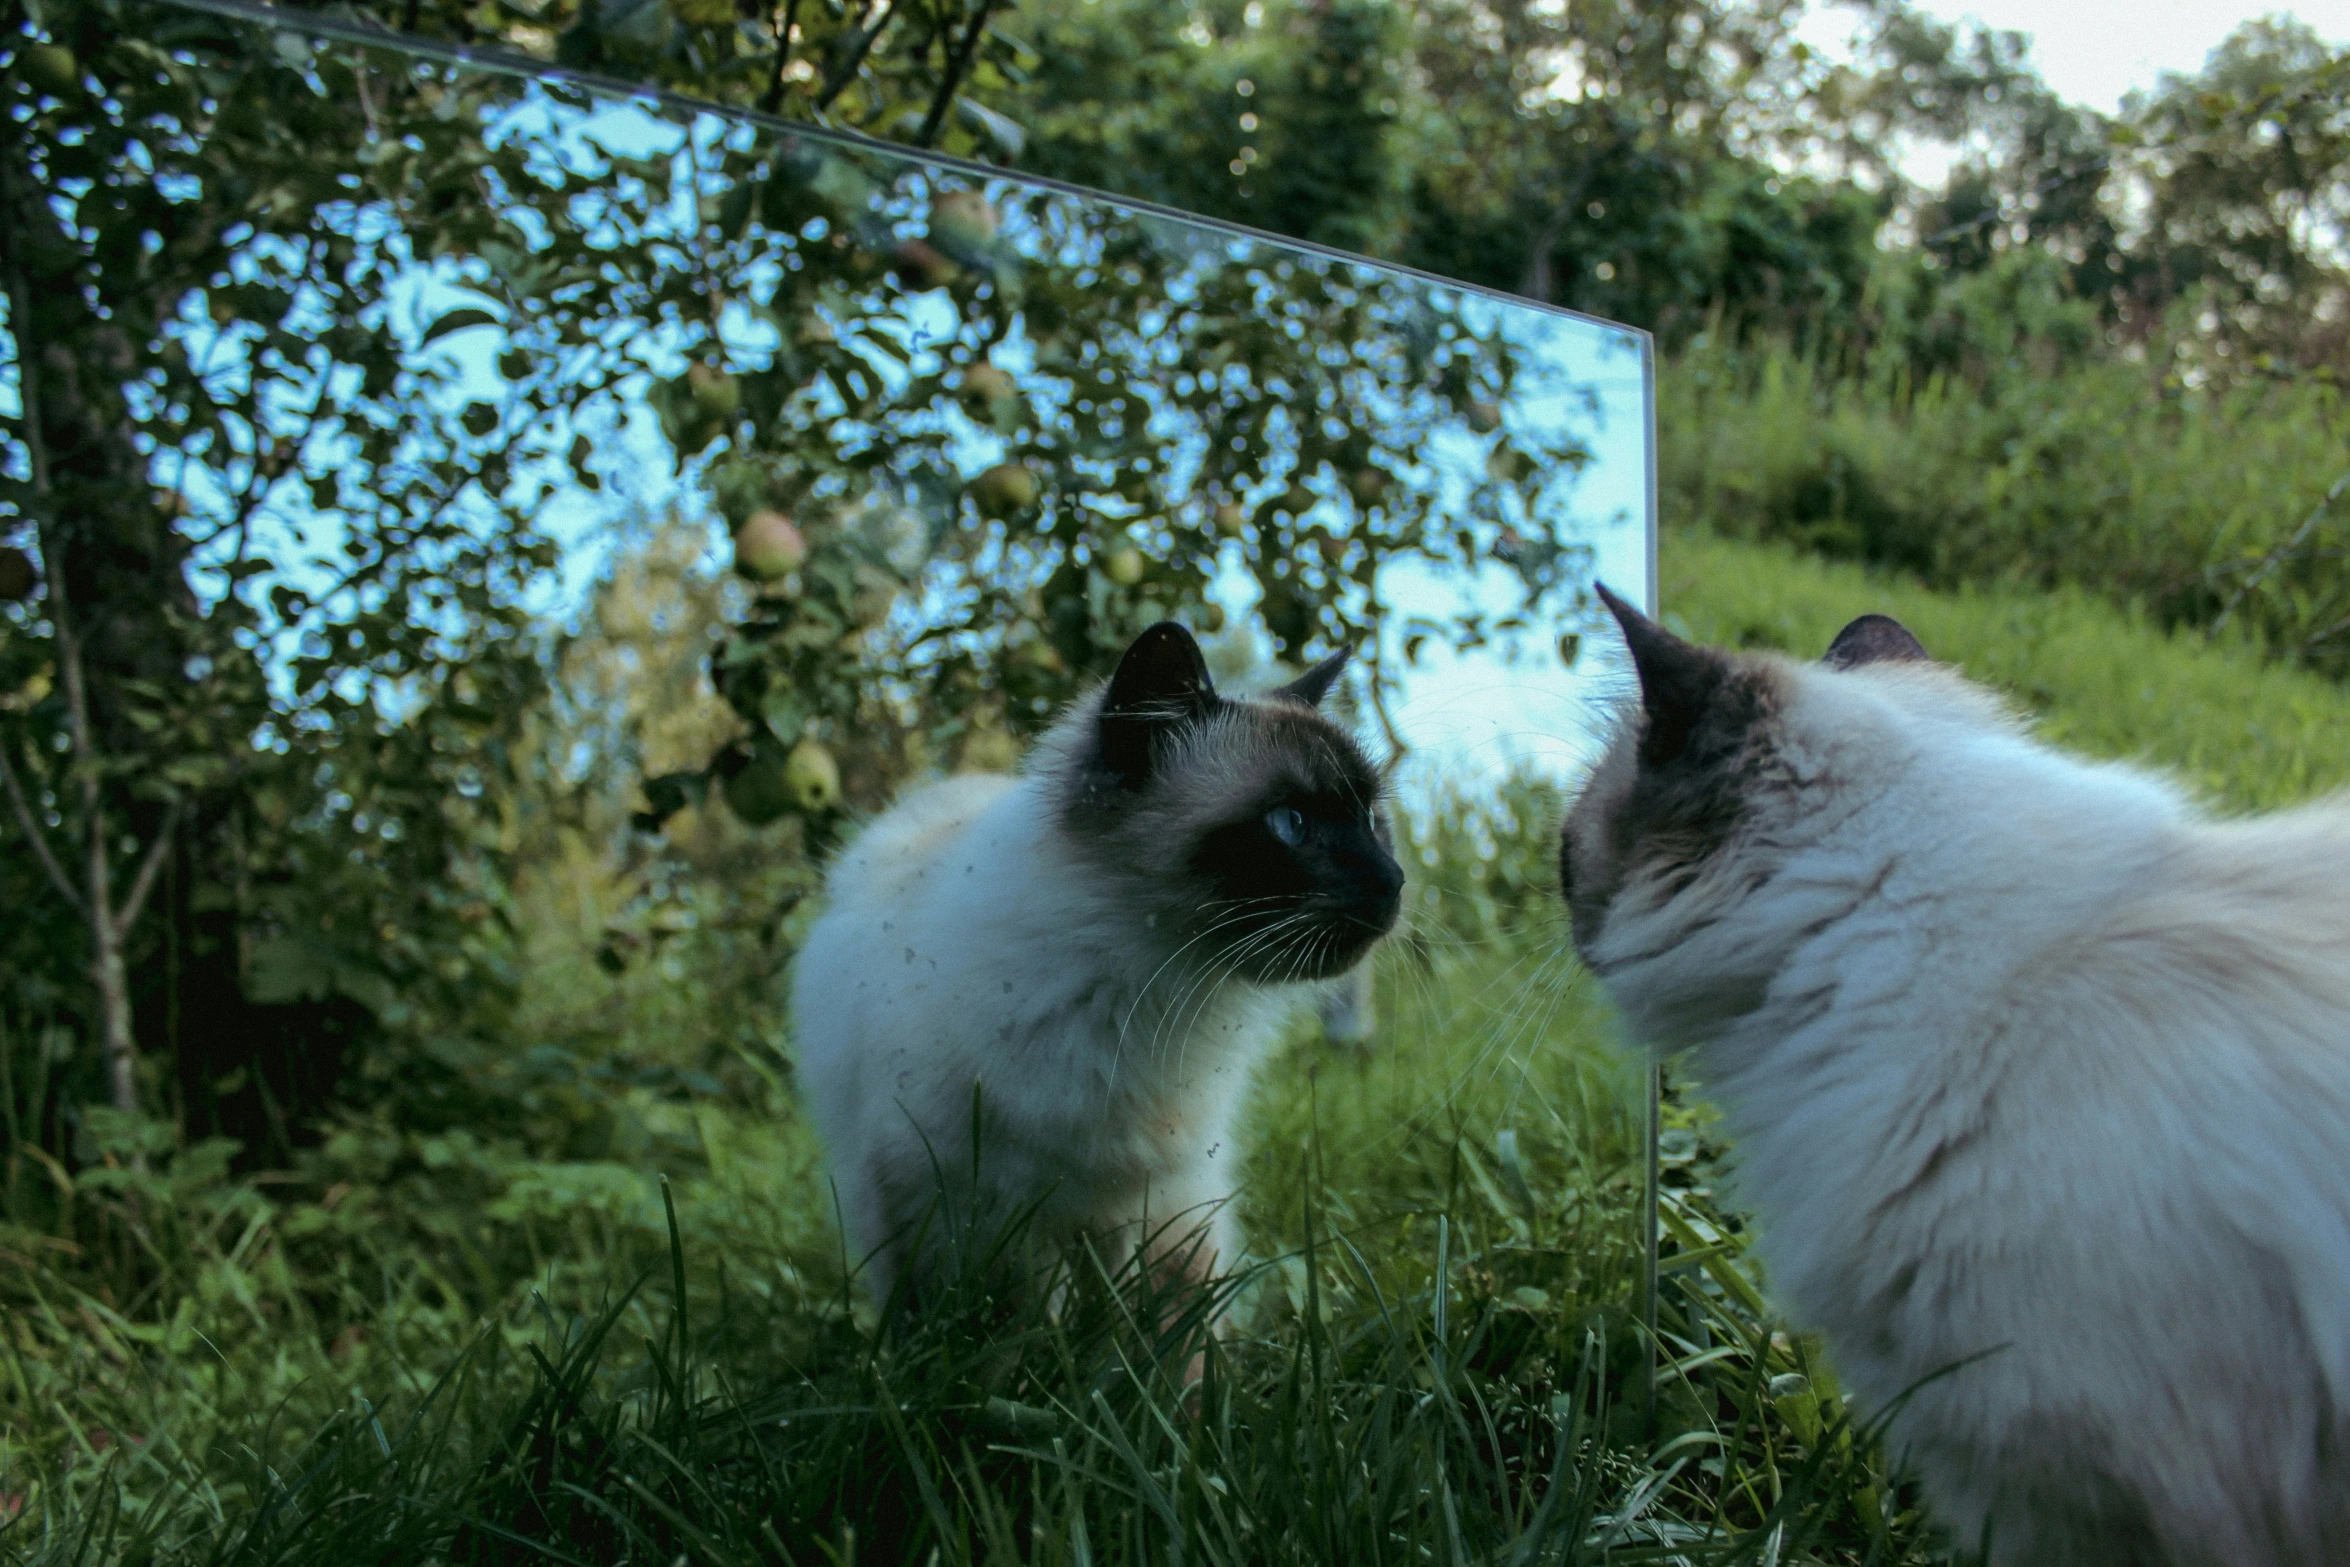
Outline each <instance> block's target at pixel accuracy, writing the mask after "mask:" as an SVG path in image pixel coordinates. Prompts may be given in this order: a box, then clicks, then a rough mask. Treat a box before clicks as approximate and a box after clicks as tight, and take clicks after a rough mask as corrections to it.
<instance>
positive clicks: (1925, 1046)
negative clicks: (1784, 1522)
mask: <svg viewBox="0 0 2350 1567" xmlns="http://www.w3.org/2000/svg"><path fill="white" fill-rule="evenodd" d="M1609 606H1610V608H1611V609H1612V610H1613V611H1614V613H1615V615H1616V618H1617V620H1618V621H1619V622H1620V623H1621V625H1622V627H1623V630H1624V634H1625V637H1626V639H1627V641H1628V643H1629V645H1630V649H1631V652H1632V656H1633V660H1634V662H1635V664H1636V666H1637V668H1638V672H1639V677H1640V687H1641V701H1640V704H1639V706H1638V707H1637V708H1633V709H1630V710H1628V711H1627V713H1626V715H1625V718H1624V721H1623V723H1622V725H1621V728H1620V730H1619V732H1618V734H1617V736H1616V738H1615V741H1614V744H1613V746H1612V748H1611V749H1610V750H1609V751H1608V753H1607V755H1606V758H1605V760H1604V761H1603V762H1602V763H1601V764H1600V766H1599V767H1598V769H1597V770H1596V772H1595V773H1594V775H1593V777H1592V779H1591V782H1590V783H1589V785H1588V787H1587V788H1586V790H1585V792H1584V793H1583V795H1582V797H1581V798H1580V800H1579V801H1578V802H1577V804H1576V805H1575V807H1574V809H1573V811H1572V814H1571V815H1570V817H1569V819H1568V822H1567V824H1566V829H1565V835H1564V838H1565V841H1564V844H1563V846H1562V854H1561V868H1562V873H1563V875H1564V878H1565V886H1566V890H1567V899H1568V905H1569V909H1570V912H1571V914H1572V920H1573V926H1574V939H1575V945H1576V948H1577V950H1578V951H1579V952H1580V953H1581V955H1582V957H1583V960H1584V962H1585V963H1586V964H1587V965H1588V966H1589V967H1590V969H1591V970H1592V972H1594V973H1595V974H1597V975H1598V976H1599V977H1600V979H1601V980H1602V981H1603V982H1604V984H1605V986H1606V988H1607V990H1608V992H1609V994H1610V995H1611V996H1612V997H1613V998H1614V1000H1615V1002H1616V1003H1617V1005H1618V1007H1619V1008H1620V1009H1621V1011H1622V1013H1623V1015H1624V1017H1625V1019H1626V1020H1627V1022H1628V1024H1629V1026H1630V1028H1631V1029H1632V1030H1633V1032H1634V1033H1635V1034H1636V1035H1637V1036H1638V1037H1639V1038H1641V1039H1642V1040H1643V1041H1645V1042H1646V1043H1648V1044H1649V1045H1651V1046H1652V1047H1654V1048H1656V1049H1658V1050H1660V1051H1676V1050H1683V1049H1686V1050H1690V1051H1692V1052H1694V1059H1695V1065H1696V1068H1697V1071H1698V1073H1699V1074H1700V1076H1701V1078H1702V1080H1703V1082H1704V1085H1705V1088H1706V1090H1707V1092H1708V1093H1709V1094H1710V1095H1712V1096H1714V1097H1716V1098H1717V1099H1718V1100H1719V1101H1720V1102H1721V1103H1722V1104H1723V1106H1724V1107H1725V1109H1726V1111H1727V1113H1728V1114H1729V1116H1730V1118H1731V1125H1732V1129H1733V1131H1734V1133H1735V1136H1736V1139H1737V1151H1738V1177H1737V1190H1738V1192H1739V1194H1740V1196H1741V1199H1742V1200H1743V1201H1744V1202H1745V1203H1746V1204H1748V1205H1749V1206H1750V1207H1751V1208H1752V1210H1753V1211H1754V1213H1755V1214H1756V1216H1757V1217H1758V1219H1759V1221H1760V1229H1759V1241H1758V1246H1759V1249H1760V1251H1761V1254H1762V1257H1763V1259H1764V1263H1765V1266H1766V1268H1767V1270H1768V1277H1769V1279H1770V1282H1771V1285H1772V1287H1773V1288H1774V1290H1775V1291H1776V1292H1777V1294H1778V1295H1779V1296H1780V1297H1781V1298H1782V1299H1783V1301H1784V1302H1785V1304H1786V1306H1787V1308H1788V1309H1789V1311H1790V1312H1791V1314H1792V1315H1793V1316H1794V1318H1795V1319H1796V1320H1797V1321H1798V1322H1799V1323H1800V1324H1802V1325H1804V1326H1806V1327H1811V1328H1817V1329H1820V1330H1822V1331H1824V1333H1825V1334H1826V1337H1827V1340H1828V1343H1829V1346H1830V1350H1831V1352H1832V1354H1833V1356H1834V1358H1835V1361H1836V1364H1837V1367H1838V1369H1839V1371H1840V1372H1841V1373H1842V1375H1843V1377H1844V1379H1845V1380H1846V1382H1847V1383H1848V1384H1849V1385H1850V1386H1851V1387H1852V1388H1853V1389H1854V1390H1855V1392H1856V1394H1857V1395H1858V1396H1859V1397H1860V1398H1861V1400H1862V1401H1863V1405H1864V1409H1865V1410H1868V1411H1872V1412H1884V1411H1893V1412H1894V1415H1893V1422H1892V1426H1891V1443H1892V1446H1893V1448H1894V1450H1895V1451H1896V1453H1897V1454H1905V1455H1906V1456H1907V1458H1908V1459H1909V1460H1910V1461H1911V1462H1912V1463H1913V1464H1914V1465H1915V1468H1916V1470H1917V1472H1918V1474H1919V1475H1920V1477H1921V1479H1922V1481H1923V1483H1924V1485H1925V1488H1926V1491H1927V1494H1928V1498H1929V1500H1930V1502H1931V1504H1932V1506H1933V1508H1934V1510H1935V1511H1936V1513H1937V1514H1938V1515H1939V1516H1940V1518H1941V1519H1943V1520H1944V1521H1945V1522H1946V1523H1948V1524H1949V1525H1950V1526H1951V1527H1952V1528H1953V1529H1954V1531H1955V1532H1956V1533H1957V1534H1958V1536H1959V1537H1960V1543H1961V1544H1963V1545H1968V1546H1974V1545H1977V1544H1980V1543H1983V1542H1985V1541H1986V1540H1987V1542H1988V1545H1989V1548H1990V1555H1991V1558H1992V1559H1993V1560H1994V1561H1996V1562H2001V1563H2117V1564H2119V1563H2129V1564H2141V1563H2143V1564H2156V1563H2159V1564H2176V1567H2185V1564H2196V1567H2206V1564H2208V1567H2220V1564H2232V1567H2249V1564H2272V1563H2273V1564H2284V1563H2293V1564H2312V1567H2314V1564H2319V1563H2341V1562H2350V807H2345V805H2343V804H2341V803H2331V804H2324V805H2317V806H2312V807H2308V808H2305V809H2301V810H2296V811H2291V812H2286V813H2284V814H2281V815H2277V816H2272V817H2267V818H2263V819H2258V820H2249V821H2217V820H2213V819H2212V818H2210V817H2209V816H2207V815H2205V814H2203V813H2202V812H2201V811H2199V810H2198V809H2197V808H2196V807H2195V806H2194V805H2193V804H2192V803H2190V802H2189V801H2188V800H2187V799H2186V798H2185V797H2183V795H2182V794H2181V793H2180V791H2179V790H2177V789H2176V788H2174V787H2173V786H2172V785H2170V784H2169V783H2167V782H2165V781H2163V780H2162V779H2160V778H2156V777H2153V776H2150V775H2148V774H2147V773H2145V772H2143V771H2140V770H2137V769H2134V768H2130V767H2123V766H2114V765H2101V764H2093V763H2088V762H2083V761H2079V760H2076V759H2074V758H2072V757H2068V756H2065V755H2063V754H2061V753H2059V752H2057V751H2055V750H2053V749H2051V748H2049V747H2048V746H2045V745H2043V744H2040V743H2038V742H2037V741H2035V740H2034V739H2033V738H2032V737H2031V736H2030V735H2029V734H2028V733H2027V732H2026V730H2025V727H2024V726H2023V725H2022V724H2021V723H2019V722H2018V721H2017V720H2016V719H2015V717H2013V716H2012V715H2011V714H2010V713H2009V712H2008V711H2007V709H2006V708H2005V707H2004V706H2003V705H2002V704H2001V703H2000V702H1999V701H1998V700H1997V699H1996V698H1994V697H1992V696H1991V695H1989V694H1987V693H1986V692H1984V691H1983V690H1981V689H1980V688H1978V687H1975V686H1973V685H1970V684H1968V683H1967V682H1966V681H1965V680H1963V679H1961V678H1960V677H1959V676H1958V675H1957V674H1956V673H1955V672H1953V671H1952V670H1950V669H1947V668H1944V667H1942V666H1939V665H1936V664H1933V663H1930V662H1927V661H1926V658H1925V654H1924V652H1923V650H1922V649H1921V648H1920V647H1919V646H1918V644H1917V643H1916V641H1915V640H1914V639H1913V638H1912V637H1910V635H1909V634H1908V633H1907V632H1906V631H1904V630H1903V629H1902V628H1901V627H1900V626H1898V625H1897V624H1895V623H1894V622H1892V621H1889V620H1885V619H1884V618H1883V617H1878V616H1871V617H1867V618H1865V619H1863V620H1861V621H1856V622H1855V623H1854V624H1853V625H1852V626H1851V627H1848V628H1847V629H1846V631H1845V632H1844V634H1843V635H1842V636H1840V637H1839V638H1838V639H1837V641H1836V644H1835V646H1834V647H1832V648H1831V649H1830V651H1829V655H1828V657H1827V659H1826V661H1825V662H1824V663H1821V664H1803V663H1799V662H1796V661H1794V660H1791V659H1786V658H1782V657H1778V656H1775V655H1769V654H1742V653H1726V652H1717V651H1714V650H1710V649H1704V648H1698V647H1693V646H1691V645H1689V644H1687V643H1685V642H1683V641H1681V640H1679V639H1678V638H1675V637H1673V636H1672V635H1670V634H1669V633H1667V632H1665V631H1664V630H1662V629H1661V628H1659V627H1657V626H1656V625H1654V624H1653V623H1651V622H1649V621H1648V620H1646V619H1644V618H1643V617H1641V616H1640V615H1639V614H1638V613H1637V612H1635V611H1633V610H1632V609H1630V608H1629V607H1628V606H1626V605H1624V604H1622V603H1621V602H1620V601H1617V600H1615V599H1613V598H1610V599H1609ZM1904 1395H1906V1402H1903V1398H1904Z"/></svg>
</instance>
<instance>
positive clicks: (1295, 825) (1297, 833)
mask: <svg viewBox="0 0 2350 1567" xmlns="http://www.w3.org/2000/svg"><path fill="white" fill-rule="evenodd" d="M1265 830H1266V831H1267V832H1269V833H1271V834H1272V835H1273V836H1274V837H1275V838H1278V839H1280V840H1281V842H1283V843H1285V844H1287V845H1288V846H1289V847H1290V848H1292V849H1294V848H1296V847H1297V846H1298V845H1299V844H1301V843H1303V842H1305V841H1306V819H1305V817H1304V815H1303V814H1302V813H1300V812H1299V810H1298V809H1297V807H1296V806H1294V805H1276V806H1274V807H1273V808H1272V809H1271V810H1269V811H1267V812H1266V813H1265Z"/></svg>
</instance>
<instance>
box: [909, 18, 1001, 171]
mask: <svg viewBox="0 0 2350 1567" xmlns="http://www.w3.org/2000/svg"><path fill="white" fill-rule="evenodd" d="M995 5H996V0H979V9H978V10H976V11H973V12H972V13H971V20H970V21H969V22H968V23H966V24H965V25H964V27H963V36H962V38H961V39H960V40H959V41H958V42H957V43H956V45H955V52H954V56H953V57H952V58H951V59H950V60H948V62H947V71H946V75H945V76H943V77H941V78H940V79H939V84H938V91H937V93H936V94H934V95H933V96H932V97H931V100H930V112H929V113H928V114H926V115H924V116H923V117H922V129H921V130H920V131H919V132H917V133H916V134H915V137H914V145H915V146H917V147H929V146H933V145H935V144H936V143H937V141H938V128H939V122H940V121H942V120H944V119H945V118H946V117H947V109H948V108H949V106H951V105H952V104H953V103H954V101H955V94H956V92H957V91H958V90H960V88H961V87H962V85H963V83H964V82H965V81H966V80H967V79H968V78H969V77H970V75H971V64H972V61H973V60H974V59H975V58H976V57H977V56H978V54H979V40H980V36H981V35H982V34H983V33H985V32H986V30H987V18H988V16H989V14H990V13H992V12H993V11H994V10H995Z"/></svg>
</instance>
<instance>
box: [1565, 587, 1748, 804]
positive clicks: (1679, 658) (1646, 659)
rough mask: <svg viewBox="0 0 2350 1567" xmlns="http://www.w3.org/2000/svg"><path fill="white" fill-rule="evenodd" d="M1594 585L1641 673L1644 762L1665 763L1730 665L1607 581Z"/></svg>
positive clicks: (1681, 746)
mask: <svg viewBox="0 0 2350 1567" xmlns="http://www.w3.org/2000/svg"><path fill="white" fill-rule="evenodd" d="M1592 588H1593V591H1595V592H1596V593H1598V595H1599V600H1600V602H1601V603H1603V604H1605V605H1606V606H1607V609H1608V613H1609V614H1611V615H1613V616H1615V617H1616V624H1617V625H1618V626H1621V627H1622V628H1623V631H1624V646H1625V647H1626V648H1627V649H1629V650H1630V652H1631V654H1632V667H1633V669H1634V670H1635V671H1636V672H1638V674H1639V676H1640V709H1641V712H1642V713H1643V714H1644V715H1645V716H1646V717H1647V719H1648V723H1647V725H1646V727H1645V728H1643V729H1642V731H1641V735H1640V763H1641V765H1642V766H1643V767H1662V766H1664V765H1665V764H1666V763H1668V762H1671V761H1673V760H1674V759H1675V758H1677V757H1678V756H1680V754H1681V752H1682V751H1683V750H1684V749H1685V748H1686V747H1687V746H1688V744H1689V735H1690V731H1691V730H1693V729H1695V728H1696V727H1697V721H1698V719H1699V718H1700V717H1702V716H1703V715H1704V713H1705V710H1706V707H1707V706H1708V704H1710V703H1711V702H1712V701H1713V700H1714V698H1715V696H1716V694H1717V693H1718V692H1719V691H1720V690H1721V689H1722V687H1723V685H1724V684H1725V683H1726V682H1727V681H1728V680H1729V678H1730V676H1731V673H1732V666H1731V664H1730V662H1729V660H1727V659H1725V658H1723V657H1722V656H1721V655H1720V654H1719V653H1715V652H1712V651H1710V650H1708V649H1706V648H1701V647H1698V646H1696V645H1694V644H1693V643H1688V642H1684V641H1682V640H1681V639H1680V638H1679V637H1677V636H1674V635H1673V634H1672V633H1671V632H1670V631H1667V630H1666V629H1665V628H1664V627H1662V626H1660V625H1658V624H1657V623H1656V622H1655V621H1653V620H1651V619H1649V618H1648V617H1647V616H1646V615H1643V614H1642V613H1640V611H1638V610H1636V609H1634V608H1633V607H1632V606H1631V605H1630V604H1628V603H1626V602H1625V601H1624V600H1622V599H1620V598H1618V597H1617V596H1616V595H1615V594H1613V593H1611V592H1609V591H1608V589H1607V586H1606V584H1604V583H1593V584H1592Z"/></svg>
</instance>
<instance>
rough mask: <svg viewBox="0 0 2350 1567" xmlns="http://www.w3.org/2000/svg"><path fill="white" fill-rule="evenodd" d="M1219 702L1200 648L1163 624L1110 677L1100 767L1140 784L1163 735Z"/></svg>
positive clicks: (1136, 644)
mask: <svg viewBox="0 0 2350 1567" xmlns="http://www.w3.org/2000/svg"><path fill="white" fill-rule="evenodd" d="M1216 700H1217V698H1216V685H1215V682H1214V681H1213V680H1211V679H1209V678H1208V661H1207V660H1206V659H1205V658H1203V657H1201V655H1200V650H1199V644H1198V643H1197V642H1195V641H1193V640H1192V636H1191V633H1190V632H1188V631H1186V630H1184V629H1183V628H1182V627H1181V626H1179V625H1177V624H1175V622H1173V621H1172V620H1162V621H1160V622H1159V623H1158V624H1157V625H1155V626H1153V627H1151V628H1150V629H1149V630H1148V631H1145V632H1144V633H1143V634H1142V635H1141V636H1139V637H1136V638H1135V639H1134V644H1133V645H1132V646H1131V647H1129V648H1127V650H1126V654H1125V656H1124V657H1123V658H1121V659H1119V660H1118V672H1117V673H1116V674H1114V675H1112V676H1111V677H1110V689H1109V692H1108V694H1107V695H1105V696H1104V697H1103V698H1102V720H1101V745H1102V749H1101V758H1102V765H1103V766H1105V767H1107V768H1108V769H1109V770H1110V771H1111V772H1114V773H1116V774H1117V775H1118V776H1119V777H1120V778H1122V779H1124V780H1126V781H1127V782H1128V783H1130V784H1131V783H1140V782H1141V781H1142V780H1144V779H1146V778H1148V777H1149V776H1150V774H1151V767H1152V763H1153V761H1154V759H1155V756H1156V752H1157V747H1158V741H1159V738H1160V736H1162V735H1164V734H1167V733H1170V732H1172V731H1173V730H1174V729H1176V728H1177V727H1179V726H1181V725H1183V724H1186V723H1189V722H1191V721H1192V720H1194V719H1196V718H1198V717H1200V716H1201V715H1202V714H1204V713H1206V712H1207V711H1208V710H1209V709H1211V708H1213V707H1214V706H1215V705H1216Z"/></svg>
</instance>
